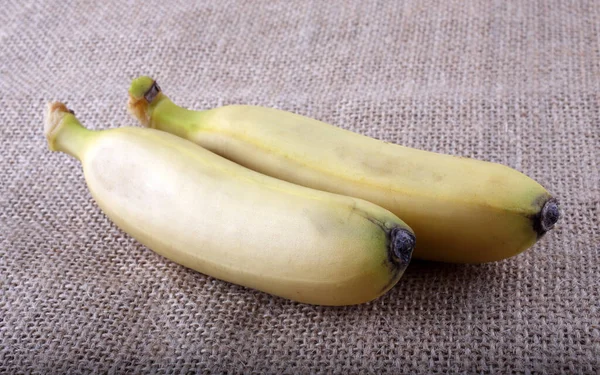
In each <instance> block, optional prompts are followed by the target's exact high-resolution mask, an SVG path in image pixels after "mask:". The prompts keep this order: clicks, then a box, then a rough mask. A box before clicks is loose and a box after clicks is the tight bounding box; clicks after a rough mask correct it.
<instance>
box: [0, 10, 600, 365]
mask: <svg viewBox="0 0 600 375" xmlns="http://www.w3.org/2000/svg"><path fill="white" fill-rule="evenodd" d="M142 74H148V75H152V76H153V77H155V78H156V79H157V80H158V81H159V83H160V85H161V87H162V89H163V90H164V91H165V92H166V93H167V94H168V95H169V96H170V97H171V98H172V99H173V100H174V101H175V102H176V103H178V104H180V105H183V106H186V107H189V108H193V109H206V108H212V107H215V106H220V105H225V104H231V103H243V104H257V105H264V106H271V107H277V108H281V109H285V110H289V111H294V112H297V113H300V114H303V115H307V116H310V117H314V118H317V119H320V120H323V121H326V122H329V123H332V124H335V125H337V126H340V127H342V128H346V129H351V130H353V131H356V132H359V133H362V134H366V135H369V136H372V137H376V138H379V139H383V140H386V141H389V142H394V143H398V144H402V145H406V146H410V147H416V148H420V149H424V150H430V151H436V152H443V153H448V154H454V155H461V156H466V157H472V158H478V159H482V160H489V161H494V162H500V163H503V164H506V165H508V166H510V167H512V168H516V169H517V170H519V171H522V172H524V173H526V174H527V175H529V176H531V177H532V178H534V179H536V180H537V181H539V182H540V183H541V184H542V185H544V186H545V187H547V188H548V189H549V190H550V191H551V192H552V193H553V194H554V195H555V196H556V197H557V198H558V199H559V200H560V202H561V207H562V213H563V217H562V218H561V220H560V222H559V225H558V226H557V227H556V228H555V230H553V231H552V232H551V233H549V234H548V235H547V236H546V237H545V238H543V239H542V240H541V241H540V242H539V243H538V244H536V245H535V246H534V247H533V248H532V249H531V250H530V251H528V252H526V253H524V254H522V255H520V256H517V257H515V258H513V259H509V260H506V261H501V262H497V263H491V264H484V265H450V264H439V263H428V262H413V263H412V264H411V266H410V267H409V269H408V270H407V272H406V274H405V276H404V277H403V279H402V280H401V281H400V282H399V284H398V285H397V286H396V287H395V288H394V289H392V290H391V291H390V292H389V293H388V294H386V295H385V296H383V297H381V298H379V299H378V300H376V301H374V302H372V303H369V304H365V305H361V306H354V307H342V308H330V307H318V306H309V305H303V304H298V303H294V302H290V301H286V300H283V299H280V298H277V297H272V296H270V295H267V294H263V293H260V292H256V291H253V290H249V289H246V288H243V287H239V286H236V285H232V284H229V283H226V282H222V281H219V280H216V279H213V278H211V277H208V276H205V275H202V274H199V273H197V272H194V271H191V270H189V269H186V268H184V267H182V266H180V265H177V264H175V263H173V262H170V261H168V260H166V259H165V258H162V257H161V256H158V255H156V254H154V253H153V252H152V251H150V250H149V249H147V248H145V247H144V246H142V245H140V244H139V243H137V242H136V241H135V240H133V239H131V238H130V237H129V236H128V235H126V234H125V233H123V232H122V231H120V230H119V229H118V228H117V227H116V226H115V225H113V224H112V223H111V222H110V221H109V220H108V219H107V218H106V217H105V216H104V214H102V212H101V211H100V210H99V208H98V206H97V205H96V204H95V202H94V201H93V199H92V198H91V196H90V193H89V192H88V190H87V187H86V185H85V182H84V178H83V174H82V170H81V167H80V164H79V163H78V162H77V161H76V160H75V159H73V158H71V157H69V156H67V155H65V154H59V153H51V152H50V151H48V150H47V146H46V141H45V139H44V136H43V133H42V127H43V125H42V124H43V110H44V106H45V103H46V102H47V101H50V100H61V101H65V102H67V104H68V105H69V106H70V107H71V108H72V109H73V110H75V112H76V113H77V115H78V117H79V119H80V120H81V121H82V122H83V123H84V124H85V125H86V126H87V127H90V128H94V129H106V128H111V127H117V126H138V124H137V123H136V121H135V120H134V119H133V118H131V117H130V116H129V115H128V114H127V112H126V109H125V103H126V100H127V89H128V86H129V82H130V80H131V79H133V78H134V77H136V76H138V75H142ZM0 93H1V95H0V119H1V124H0V140H1V141H2V142H1V146H0V208H1V209H0V372H1V373H39V374H53V373H57V374H58V373H60V374H62V373H72V374H83V373H110V374H121V373H134V374H145V373H169V374H171V373H173V374H183V373H188V372H192V373H194V372H200V373H206V372H210V373H235V374H238V373H239V374H242V373H243V374H249V373H256V374H259V373H267V374H282V373H285V374H292V373H293V374H296V373H322V374H326V373H327V374H329V373H335V374H370V373H372V374H385V373H387V374H400V373H500V374H507V373H511V372H516V373H555V374H559V373H573V374H578V373H581V374H594V373H598V371H600V302H599V300H600V288H599V284H600V229H599V227H600V219H599V216H600V188H599V181H600V173H599V169H600V4H599V3H598V2H597V1H591V0H590V1H575V0H572V1H562V0H548V1H493V2H492V1H483V0H473V1H459V0H453V1H448V0H445V1H442V0H439V1H436V0H414V1H346V2H337V1H327V2H325V1H298V2H291V1H248V2H245V1H239V2H238V1H218V2H217V1H214V2H212V1H204V2H193V1H189V2H171V1H154V0H146V1H139V2H134V1H130V2H126V1H101V2H100V1H97V2H66V1H25V2H16V1H6V2H3V4H2V6H1V7H0Z"/></svg>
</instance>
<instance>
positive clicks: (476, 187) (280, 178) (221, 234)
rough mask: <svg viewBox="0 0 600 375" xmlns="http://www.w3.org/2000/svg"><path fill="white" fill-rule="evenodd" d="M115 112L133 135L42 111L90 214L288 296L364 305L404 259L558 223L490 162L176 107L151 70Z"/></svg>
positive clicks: (523, 241) (547, 203) (267, 112)
mask: <svg viewBox="0 0 600 375" xmlns="http://www.w3.org/2000/svg"><path fill="white" fill-rule="evenodd" d="M128 108H129V111H130V112H131V113H132V114H133V115H134V116H135V117H136V118H137V119H138V120H139V121H140V122H141V124H142V125H144V126H145V128H144V127H141V128H140V127H135V128H134V127H121V128H116V129H110V130H101V131H92V130H88V129H86V128H85V127H84V126H82V125H81V123H80V122H79V121H78V119H77V118H76V117H75V115H74V114H73V112H72V111H70V110H69V109H68V108H67V107H66V106H65V105H64V104H62V103H59V102H55V103H51V104H49V105H48V108H47V112H46V119H45V128H44V133H45V136H46V139H47V141H48V147H49V148H50V149H51V150H53V151H61V152H64V153H67V154H69V155H71V156H73V157H75V158H77V159H78V160H79V161H80V162H81V164H82V166H83V171H84V176H85V180H86V183H87V186H88V188H89V190H90V193H91V195H92V196H93V198H94V199H95V201H96V202H97V204H98V206H99V207H100V209H101V210H102V211H103V212H104V213H105V214H106V215H107V216H108V217H109V218H110V219H111V220H112V221H113V222H114V223H115V224H116V225H117V226H119V227H120V228H121V229H123V230H124V231H125V232H127V233H128V234H130V235H131V236H132V237H134V238H135V239H137V240H138V241H139V242H140V243H142V244H144V245H145V246H147V247H148V248H150V249H152V250H153V251H155V252H157V253H158V254H161V255H162V256H164V257H166V258H168V259H171V260H172V261H174V262H177V263H179V264H182V265H184V266H186V267H189V268H191V269H194V270H196V271H199V272H202V273H205V274H207V275H210V276H213V277H215V278H218V279H221V280H225V281H228V282H232V283H236V284H239V285H243V286H246V287H249V288H254V289H257V290H260V291H263V292H266V293H270V294H273V295H276V296H280V297H284V298H288V299H291V300H295V301H298V302H303V303H309V304H320V305H353V304H359V303H364V302H368V301H371V300H373V299H375V298H377V297H379V296H381V295H382V294H384V293H386V292H387V291H388V290H389V289H390V288H392V287H393V286H394V285H395V284H396V283H397V282H398V280H399V279H400V278H401V276H402V274H403V273H404V271H405V269H406V268H407V266H408V264H409V262H410V260H411V257H412V256H413V252H414V256H415V257H418V258H421V259H427V260H435V261H444V262H460V263H481V262H490V261H496V260H500V259H504V258H508V257H511V256H514V255H516V254H518V253H520V252H522V251H524V250H526V249H527V248H529V247H530V246H532V245H533V244H534V243H535V242H536V241H537V240H538V239H539V238H540V237H542V236H543V235H544V233H546V232H547V231H548V230H550V229H551V228H552V227H553V226H554V224H555V223H556V222H557V220H558V217H559V208H558V203H557V201H556V200H555V199H554V198H553V197H552V196H551V195H550V194H549V193H548V192H547V191H546V190H545V189H544V188H543V187H542V186H541V185H539V184H538V183H536V182H535V181H534V180H532V179H531V178H529V177H527V176H525V175H523V174H521V173H519V172H517V171H515V170H514V169H511V168H508V167H506V166H503V165H499V164H493V163H488V162H483V161H477V160H472V159H465V158H459V157H454V156H449V155H442V154H435V153H431V152H425V151H421V150H415V149H410V148H406V147H402V146H398V145H393V144H389V143H386V142H381V141H378V140H375V139H372V138H368V137H365V136H362V135H359V134H356V133H352V132H349V131H346V130H343V129H341V128H337V127H334V126H331V125H328V124H325V123H323V122H320V121H317V120H313V119H310V118H307V117H303V116H299V115H297V114H293V113H289V112H284V111H279V110H275V109H270V108H262V107H256V106H243V105H238V106H224V107H220V108H215V109H210V110H206V111H193V110H188V109H185V108H182V107H180V106H177V105H176V104H174V103H173V102H172V101H171V100H169V98H168V97H167V96H166V95H164V94H163V93H162V92H161V90H160V88H159V86H158V85H157V83H156V82H155V81H154V80H153V79H151V78H150V77H140V78H137V79H135V80H134V81H133V82H132V84H131V87H130V90H129V103H128ZM400 218H402V219H400ZM403 220H406V223H405V222H404V221H403ZM407 223H408V224H407ZM409 225H410V226H409ZM417 239H418V246H416V243H417Z"/></svg>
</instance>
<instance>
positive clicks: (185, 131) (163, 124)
mask: <svg viewBox="0 0 600 375" xmlns="http://www.w3.org/2000/svg"><path fill="white" fill-rule="evenodd" d="M127 107H128V109H129V112H130V113H131V114H132V115H133V116H134V117H135V118H137V119H138V120H139V121H140V122H141V124H142V125H143V126H146V127H149V128H153V129H157V128H158V129H160V130H163V131H166V132H168V133H171V134H174V135H177V136H179V137H181V138H187V137H188V135H189V134H190V133H193V132H195V131H197V130H198V124H202V123H203V122H202V120H201V118H202V116H203V115H204V112H199V111H192V110H189V109H186V108H183V107H180V106H178V105H176V104H175V103H173V102H172V101H171V100H170V99H169V98H168V97H167V96H166V95H164V94H163V93H162V91H161V90H160V87H158V85H157V84H156V81H154V80H153V79H152V78H150V77H147V76H143V77H139V78H136V79H135V80H134V81H133V82H132V84H131V87H130V89H129V104H128V106H127ZM155 111H156V113H155ZM174 118H180V119H181V118H183V119H190V120H191V121H189V122H187V123H173V121H171V119H174ZM157 124H160V126H157Z"/></svg>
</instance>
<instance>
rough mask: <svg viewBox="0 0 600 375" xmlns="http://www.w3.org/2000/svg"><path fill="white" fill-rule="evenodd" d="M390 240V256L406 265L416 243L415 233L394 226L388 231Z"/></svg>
mask: <svg viewBox="0 0 600 375" xmlns="http://www.w3.org/2000/svg"><path fill="white" fill-rule="evenodd" d="M390 240H391V241H390V250H391V252H392V258H393V259H394V260H396V262H398V263H400V264H401V265H404V266H407V265H408V263H409V262H410V259H411V257H412V253H413V250H414V249H415V245H416V243H417V241H416V237H415V235H414V234H413V233H411V232H410V231H408V230H406V229H403V228H394V229H392V231H391V233H390Z"/></svg>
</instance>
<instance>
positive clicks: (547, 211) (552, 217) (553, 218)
mask: <svg viewBox="0 0 600 375" xmlns="http://www.w3.org/2000/svg"><path fill="white" fill-rule="evenodd" d="M559 218H560V210H559V208H558V201H557V200H556V199H549V200H548V201H547V202H546V203H545V204H544V207H542V210H541V212H540V216H539V227H540V229H541V230H542V231H543V232H544V233H545V232H547V231H549V230H550V229H552V227H554V224H556V222H557V221H558V219H559Z"/></svg>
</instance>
